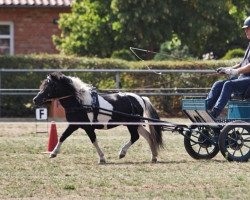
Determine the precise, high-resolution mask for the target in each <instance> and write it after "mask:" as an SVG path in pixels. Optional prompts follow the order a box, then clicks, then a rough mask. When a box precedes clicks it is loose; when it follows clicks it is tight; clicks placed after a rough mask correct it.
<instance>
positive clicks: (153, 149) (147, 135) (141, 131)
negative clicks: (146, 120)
mask: <svg viewBox="0 0 250 200" xmlns="http://www.w3.org/2000/svg"><path fill="white" fill-rule="evenodd" d="M138 132H139V134H140V135H141V136H142V137H144V138H145V139H146V140H147V142H148V144H149V146H150V149H151V152H152V160H151V161H152V162H156V161H157V155H158V153H157V150H156V147H155V145H154V141H153V139H152V137H151V135H150V133H149V132H148V131H147V130H146V129H145V128H144V127H143V126H139V127H138Z"/></svg>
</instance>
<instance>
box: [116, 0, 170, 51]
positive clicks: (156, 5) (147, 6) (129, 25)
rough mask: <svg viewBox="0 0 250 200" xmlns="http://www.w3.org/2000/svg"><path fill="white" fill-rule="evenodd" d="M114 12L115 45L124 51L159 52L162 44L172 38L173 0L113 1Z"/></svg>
mask: <svg viewBox="0 0 250 200" xmlns="http://www.w3.org/2000/svg"><path fill="white" fill-rule="evenodd" d="M111 8H112V11H113V13H114V15H115V16H116V20H115V21H114V22H113V29H114V30H116V31H117V34H116V37H115V41H116V42H118V43H119V44H120V46H121V47H122V48H126V47H127V48H128V47H129V46H137V47H138V46H139V47H144V48H149V49H151V50H153V49H159V46H160V44H161V43H162V42H164V41H166V40H167V39H171V38H172V29H173V27H172V26H173V24H172V21H171V12H172V11H171V10H170V8H171V5H170V1H169V0H127V1H123V0H113V1H112V4H111Z"/></svg>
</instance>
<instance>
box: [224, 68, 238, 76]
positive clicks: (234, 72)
mask: <svg viewBox="0 0 250 200" xmlns="http://www.w3.org/2000/svg"><path fill="white" fill-rule="evenodd" d="M224 73H225V74H227V75H229V76H232V77H234V76H237V75H238V70H237V69H232V68H228V69H226V70H225V72H224Z"/></svg>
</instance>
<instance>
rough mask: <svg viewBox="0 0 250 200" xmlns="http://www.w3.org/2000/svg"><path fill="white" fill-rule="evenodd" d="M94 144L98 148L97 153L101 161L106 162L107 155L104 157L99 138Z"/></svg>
mask: <svg viewBox="0 0 250 200" xmlns="http://www.w3.org/2000/svg"><path fill="white" fill-rule="evenodd" d="M93 145H94V147H95V148H96V151H97V153H98V155H99V163H100V164H103V163H106V160H105V157H104V153H103V152H102V150H101V149H100V147H99V145H98V142H97V140H96V141H95V142H94V143H93Z"/></svg>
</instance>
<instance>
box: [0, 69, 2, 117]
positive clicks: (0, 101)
mask: <svg viewBox="0 0 250 200" xmlns="http://www.w3.org/2000/svg"><path fill="white" fill-rule="evenodd" d="M1 89H2V71H1V70H0V118H1V117H2V109H1V107H2V94H1V93H2V90H1Z"/></svg>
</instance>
